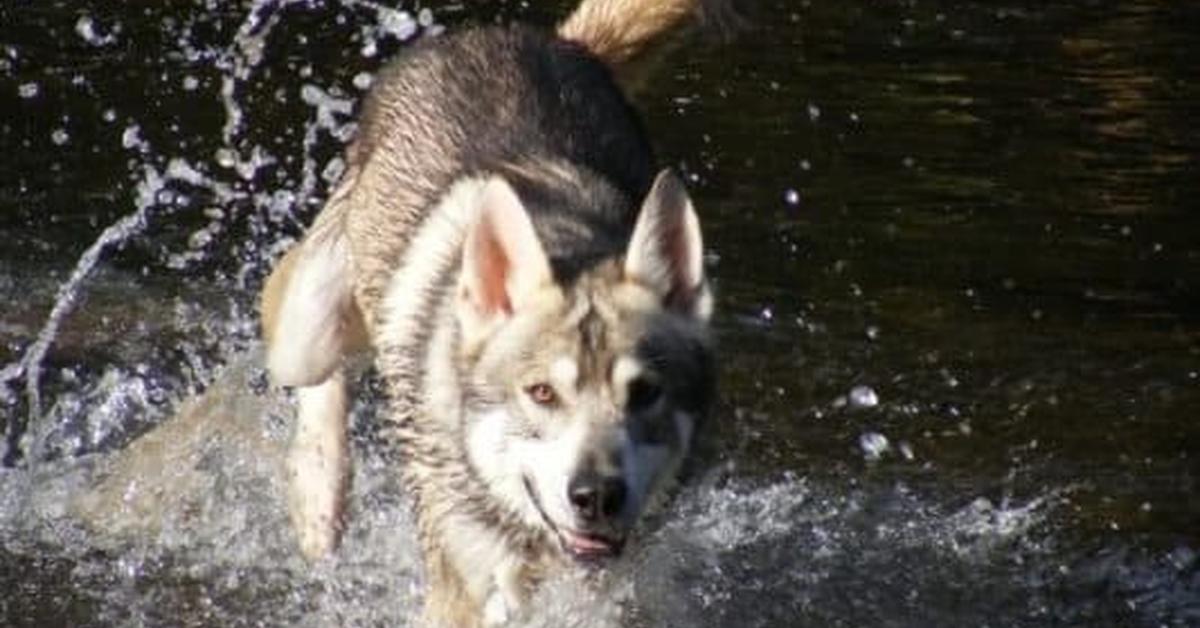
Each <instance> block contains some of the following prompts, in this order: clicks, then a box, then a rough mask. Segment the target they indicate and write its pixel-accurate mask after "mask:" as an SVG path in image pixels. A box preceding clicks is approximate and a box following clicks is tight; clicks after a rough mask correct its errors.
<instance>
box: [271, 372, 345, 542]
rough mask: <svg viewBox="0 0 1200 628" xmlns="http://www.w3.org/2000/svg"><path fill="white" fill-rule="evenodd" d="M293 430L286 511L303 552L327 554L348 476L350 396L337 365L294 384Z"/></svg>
mask: <svg viewBox="0 0 1200 628" xmlns="http://www.w3.org/2000/svg"><path fill="white" fill-rule="evenodd" d="M296 395H297V397H298V399H299V406H300V407H299V411H298V413H297V414H298V416H297V421H296V432H295V435H294V436H293V437H292V445H291V448H290V450H289V451H288V458H287V472H288V473H287V476H288V480H289V482H288V497H289V500H288V506H289V508H288V513H289V515H290V516H291V520H292V528H293V529H294V530H295V531H296V536H297V538H298V540H299V543H300V551H302V552H303V553H304V555H305V556H307V557H309V558H311V559H316V558H319V557H321V556H324V555H325V554H328V553H329V552H330V551H331V550H332V549H333V548H334V547H335V546H336V545H337V542H338V539H339V537H340V535H341V531H342V524H343V519H342V515H343V512H344V505H345V495H346V490H347V487H348V484H349V478H350V452H349V446H348V439H347V436H346V416H347V413H348V410H349V407H348V405H349V400H348V398H347V394H346V382H345V378H344V376H343V375H342V371H341V369H338V370H336V371H334V372H333V374H332V375H330V377H329V378H328V379H326V380H325V381H324V382H322V383H320V384H318V385H316V386H306V387H303V388H298V389H297V390H296Z"/></svg>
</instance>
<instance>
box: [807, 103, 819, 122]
mask: <svg viewBox="0 0 1200 628" xmlns="http://www.w3.org/2000/svg"><path fill="white" fill-rule="evenodd" d="M808 119H809V120H812V121H813V122H816V121H817V120H820V119H821V108H820V107H818V106H816V105H814V104H813V103H808Z"/></svg>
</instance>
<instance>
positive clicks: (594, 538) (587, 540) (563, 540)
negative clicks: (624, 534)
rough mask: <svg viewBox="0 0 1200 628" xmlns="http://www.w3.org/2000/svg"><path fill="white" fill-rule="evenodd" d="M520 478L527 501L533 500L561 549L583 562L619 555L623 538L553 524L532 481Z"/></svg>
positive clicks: (623, 543)
mask: <svg viewBox="0 0 1200 628" xmlns="http://www.w3.org/2000/svg"><path fill="white" fill-rule="evenodd" d="M521 479H522V482H523V483H524V484H525V492H526V493H527V494H528V495H529V501H531V502H533V507H534V508H536V509H537V511H538V514H539V515H541V516H542V521H544V522H545V523H546V526H547V527H549V528H550V529H551V530H553V531H554V534H555V536H557V537H558V542H559V544H561V545H562V548H563V551H565V552H566V553H567V554H569V555H570V556H571V557H572V558H574V559H575V560H578V561H580V562H584V563H596V562H599V561H602V560H605V559H608V558H616V557H617V556H620V554H621V550H622V549H623V548H624V547H625V539H624V538H621V537H615V536H608V535H604V534H597V533H595V532H581V531H576V530H570V529H567V528H564V527H562V526H559V525H557V524H555V523H554V520H553V519H551V518H550V515H547V514H546V509H545V508H543V507H542V501H541V499H539V496H538V493H537V489H535V488H534V486H533V482H532V481H530V479H529V478H528V477H523V478H521Z"/></svg>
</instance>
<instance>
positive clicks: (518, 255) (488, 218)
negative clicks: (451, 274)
mask: <svg viewBox="0 0 1200 628" xmlns="http://www.w3.org/2000/svg"><path fill="white" fill-rule="evenodd" d="M479 203H480V206H479V212H478V214H477V218H476V220H475V223H474V225H472V226H471V227H470V228H469V230H468V232H467V238H466V242H465V243H464V245H463V261H462V274H461V278H460V281H459V302H458V312H459V320H460V322H461V323H462V324H463V326H464V328H465V329H469V330H474V331H484V330H485V329H486V328H488V327H490V325H491V324H493V323H495V322H498V321H500V320H503V319H504V318H506V317H508V316H510V315H511V314H512V313H513V312H514V311H516V310H519V309H521V307H522V306H523V305H525V304H526V303H527V302H528V301H529V299H530V298H531V297H532V295H533V294H534V293H535V292H537V291H538V290H539V289H540V288H542V287H544V286H546V285H549V284H550V283H551V282H552V281H553V277H552V275H551V272H550V261H549V260H548V259H547V257H546V253H545V251H544V250H543V249H542V244H541V242H540V241H539V240H538V237H537V233H536V232H535V231H534V230H533V223H532V222H531V221H530V219H529V213H528V212H527V211H525V206H524V205H522V204H521V199H520V198H518V197H517V193H516V192H515V191H514V190H513V189H512V186H510V185H509V184H508V182H507V181H505V180H504V179H501V178H499V177H493V178H492V179H491V180H489V181H488V182H487V184H486V185H485V187H484V189H483V191H482V193H481V195H480V201H479Z"/></svg>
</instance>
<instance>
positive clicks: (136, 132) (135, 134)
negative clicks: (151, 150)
mask: <svg viewBox="0 0 1200 628" xmlns="http://www.w3.org/2000/svg"><path fill="white" fill-rule="evenodd" d="M141 132H142V128H141V127H140V126H138V125H136V124H131V125H129V126H127V127H125V131H124V132H122V133H121V147H122V148H126V149H130V148H138V147H140V146H141V145H142V136H141Z"/></svg>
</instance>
